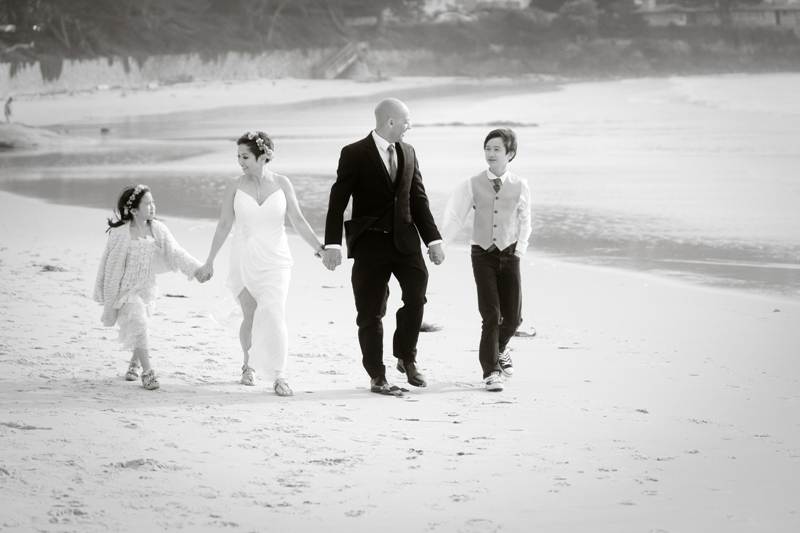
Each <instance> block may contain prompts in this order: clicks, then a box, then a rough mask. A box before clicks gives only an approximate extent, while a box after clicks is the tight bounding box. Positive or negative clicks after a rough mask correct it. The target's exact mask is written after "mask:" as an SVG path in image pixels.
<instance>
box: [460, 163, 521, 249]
mask: <svg viewBox="0 0 800 533" xmlns="http://www.w3.org/2000/svg"><path fill="white" fill-rule="evenodd" d="M470 179H471V181H472V183H471V185H472V197H473V200H474V204H473V206H472V208H473V209H475V220H474V222H473V225H472V242H474V243H476V244H478V246H480V247H481V248H483V249H484V250H488V249H489V248H490V247H491V246H492V245H493V244H494V245H495V246H497V248H498V249H500V250H505V249H506V248H508V247H509V246H511V245H512V244H514V243H515V242H517V206H518V205H519V197H520V195H521V194H522V183H521V182H520V179H519V178H518V177H517V176H515V175H514V174H511V173H509V174H508V176H507V177H506V179H505V181H504V182H503V186H502V187H500V190H499V191H498V192H495V191H494V184H493V183H492V181H491V180H490V179H489V178H488V177H487V171H483V172H481V173H480V174H478V175H477V176H473V177H472V178H470Z"/></svg>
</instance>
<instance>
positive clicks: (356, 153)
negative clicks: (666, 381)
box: [322, 98, 444, 394]
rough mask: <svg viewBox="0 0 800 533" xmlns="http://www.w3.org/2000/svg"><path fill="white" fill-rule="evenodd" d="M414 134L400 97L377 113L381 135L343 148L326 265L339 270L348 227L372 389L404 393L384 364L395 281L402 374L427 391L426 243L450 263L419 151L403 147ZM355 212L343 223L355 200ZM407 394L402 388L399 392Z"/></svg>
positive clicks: (395, 343)
mask: <svg viewBox="0 0 800 533" xmlns="http://www.w3.org/2000/svg"><path fill="white" fill-rule="evenodd" d="M409 129H411V123H410V120H409V112H408V107H406V105H405V104H404V103H403V102H401V101H400V100H397V99H396V98H387V99H385V100H382V101H381V102H380V103H379V104H378V105H377V107H376V108H375V129H374V130H373V131H371V132H370V133H369V135H367V136H366V137H365V138H364V139H361V140H360V141H358V142H355V143H353V144H350V145H347V146H345V147H344V148H342V152H341V155H340V156H339V168H338V169H337V171H336V182H335V183H334V184H333V186H332V187H331V195H330V200H329V203H328V216H327V218H326V221H325V252H324V255H323V258H322V261H323V263H324V264H325V266H326V267H327V268H328V269H329V270H335V269H336V267H337V266H339V265H340V264H341V261H342V253H341V245H342V225H343V224H344V229H345V239H346V245H347V257H348V258H352V259H353V260H354V263H353V271H352V276H351V281H352V284H353V295H354V296H355V302H356V311H357V317H356V324H357V325H358V341H359V344H360V345H361V355H362V363H363V365H364V369H365V370H366V371H367V374H369V377H370V390H371V391H372V392H376V393H381V394H393V393H397V392H398V389H399V388H398V387H395V386H392V385H390V384H389V383H388V381H387V379H386V366H385V365H384V362H383V323H382V319H383V317H384V316H385V315H386V302H387V300H388V298H389V280H390V278H391V276H394V277H395V278H396V279H397V281H398V283H399V284H400V289H401V290H402V292H403V295H402V300H403V306H402V307H401V308H400V309H398V311H397V329H396V330H395V332H394V338H393V340H392V348H393V354H394V356H395V358H396V359H397V363H396V365H397V370H398V371H400V372H401V373H404V374H406V377H407V379H408V383H409V384H411V385H413V386H415V387H424V386H426V382H425V377H424V376H423V375H422V373H421V372H420V370H419V368H418V366H417V339H418V338H419V330H420V326H421V325H422V314H423V307H424V305H425V302H426V298H425V291H426V290H427V287H428V269H427V268H426V266H425V260H424V258H423V256H422V247H421V246H420V237H422V241H423V242H424V243H425V245H426V246H427V247H428V255H429V257H430V260H431V261H432V262H433V263H435V264H437V265H438V264H441V262H442V261H444V252H443V251H442V246H441V240H442V237H441V235H440V234H439V230H438V229H437V228H436V223H435V222H434V220H433V216H432V215H431V210H430V206H429V205H428V197H427V195H426V194H425V187H424V186H423V185H422V175H421V174H420V171H419V164H418V163H417V156H416V153H415V152H414V148H413V147H412V146H411V145H410V144H407V143H404V142H402V141H403V136H404V135H405V133H406V131H408V130H409ZM351 197H352V199H353V212H352V217H351V219H350V220H348V221H346V222H344V211H345V209H346V208H347V204H348V202H349V201H350V198H351ZM400 390H402V389H400Z"/></svg>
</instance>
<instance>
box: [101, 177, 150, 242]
mask: <svg viewBox="0 0 800 533" xmlns="http://www.w3.org/2000/svg"><path fill="white" fill-rule="evenodd" d="M134 191H135V192H136V196H134V197H133V199H131V196H132V195H133V193H134ZM149 191H150V187H148V186H147V185H136V186H131V187H125V188H124V189H122V192H121V193H120V195H119V198H118V199H117V209H116V211H114V216H115V217H116V220H111V219H110V218H109V219H107V220H108V229H107V230H106V232H109V231H111V228H118V227H120V226H121V225H123V224H125V223H126V222H128V221H129V220H131V219H133V215H132V214H131V209H137V208H138V207H139V204H140V203H141V202H142V197H143V196H144V193H146V192H149ZM128 200H130V204H129V203H128ZM147 223H148V224H149V223H150V221H149V220H148V221H147Z"/></svg>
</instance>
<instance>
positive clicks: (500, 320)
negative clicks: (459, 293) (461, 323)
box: [472, 243, 522, 378]
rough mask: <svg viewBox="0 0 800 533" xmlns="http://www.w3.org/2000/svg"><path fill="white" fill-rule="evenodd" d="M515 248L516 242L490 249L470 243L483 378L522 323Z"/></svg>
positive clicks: (479, 353) (492, 368)
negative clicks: (476, 298)
mask: <svg viewBox="0 0 800 533" xmlns="http://www.w3.org/2000/svg"><path fill="white" fill-rule="evenodd" d="M515 249H516V243H515V244H512V245H511V246H509V247H508V248H506V249H505V250H502V251H500V250H497V249H495V250H493V251H491V252H487V251H486V250H484V249H483V248H481V247H480V246H476V245H473V246H472V272H473V274H474V275H475V285H476V286H477V287H478V311H479V312H480V314H481V319H482V321H483V324H482V326H481V344H480V348H479V350H478V358H479V359H480V362H481V368H482V369H483V377H484V378H486V377H488V376H489V375H490V374H491V373H492V372H494V371H495V370H497V359H498V355H499V354H500V352H502V351H503V350H505V348H506V345H507V344H508V341H509V340H511V337H513V336H514V333H516V331H517V328H518V327H519V325H520V324H521V323H522V279H521V277H520V273H519V257H517V256H516V255H515V254H514V250H515Z"/></svg>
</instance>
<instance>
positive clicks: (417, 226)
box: [325, 133, 442, 257]
mask: <svg viewBox="0 0 800 533" xmlns="http://www.w3.org/2000/svg"><path fill="white" fill-rule="evenodd" d="M395 149H396V151H397V177H396V179H395V182H394V183H392V182H391V179H390V178H389V173H388V172H387V171H386V167H385V165H384V164H383V161H382V160H381V156H380V155H379V154H378V147H377V146H376V145H375V140H374V139H373V138H372V133H370V134H369V135H367V137H366V138H364V139H362V140H360V141H357V142H355V143H353V144H349V145H347V146H345V147H344V148H342V153H341V155H340V156H339V168H338V169H337V171H336V182H335V183H334V184H333V186H332V187H331V195H330V200H329V202H328V215H327V217H326V220H325V244H341V243H342V224H343V223H344V211H345V209H346V208H347V204H348V202H349V201H350V198H351V197H352V198H353V212H352V217H351V220H349V221H347V222H346V223H344V225H345V226H346V228H345V229H346V234H347V235H346V237H347V256H348V257H353V251H354V247H355V245H356V241H357V240H358V236H359V235H360V234H361V233H363V232H364V231H366V230H367V229H368V228H370V227H372V226H373V225H376V223H377V222H379V221H380V222H386V221H388V222H389V225H390V226H391V231H392V233H393V236H394V244H395V246H396V247H397V250H398V251H399V252H400V253H402V254H414V253H420V246H419V239H420V236H421V237H422V240H423V242H424V243H425V244H426V245H427V244H428V243H430V242H431V241H434V240H439V239H441V238H442V237H441V235H440V234H439V230H438V229H437V228H436V223H435V222H434V220H433V215H431V210H430V205H429V203H428V196H427V195H426V194H425V187H424V186H423V184H422V175H421V174H420V171H419V164H418V163H417V156H416V153H415V152H414V147H412V146H411V145H410V144H406V143H404V142H399V143H395ZM381 229H387V228H381Z"/></svg>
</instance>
